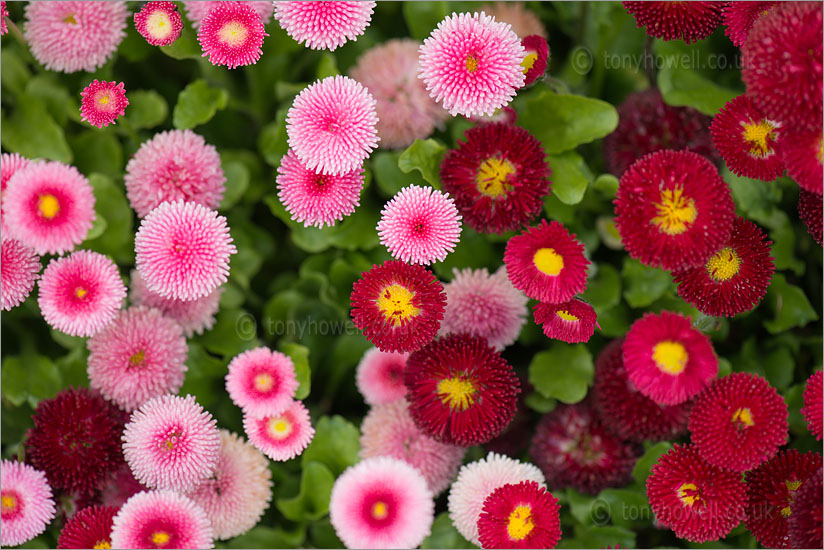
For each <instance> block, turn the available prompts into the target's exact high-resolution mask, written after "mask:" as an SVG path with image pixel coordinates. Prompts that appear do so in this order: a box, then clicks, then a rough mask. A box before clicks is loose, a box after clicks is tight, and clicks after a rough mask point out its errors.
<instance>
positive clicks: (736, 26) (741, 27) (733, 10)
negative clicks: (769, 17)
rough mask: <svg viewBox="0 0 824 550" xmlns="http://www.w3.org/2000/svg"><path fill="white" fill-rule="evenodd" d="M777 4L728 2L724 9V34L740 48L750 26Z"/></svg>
mask: <svg viewBox="0 0 824 550" xmlns="http://www.w3.org/2000/svg"><path fill="white" fill-rule="evenodd" d="M776 4H778V2H728V3H727V6H726V7H725V8H724V12H723V15H724V25H725V26H726V27H727V28H726V30H725V31H724V34H726V35H727V36H729V37H730V40H732V43H733V44H735V45H736V46H740V45H741V44H743V43H744V40H746V39H747V35H748V34H749V33H750V30H751V29H752V26H753V25H755V22H756V21H757V20H758V18H759V17H761V16H762V15H764V14H765V13H767V12H768V11H769V10H770V9H771V8H772V7H773V6H775V5H776Z"/></svg>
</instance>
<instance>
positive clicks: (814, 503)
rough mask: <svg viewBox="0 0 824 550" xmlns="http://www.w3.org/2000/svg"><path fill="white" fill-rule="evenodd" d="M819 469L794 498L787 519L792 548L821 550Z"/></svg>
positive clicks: (822, 511)
mask: <svg viewBox="0 0 824 550" xmlns="http://www.w3.org/2000/svg"><path fill="white" fill-rule="evenodd" d="M821 488H822V485H821V469H820V468H819V470H818V472H816V473H815V474H813V475H812V477H810V479H808V480H807V482H806V483H805V484H804V486H803V487H802V488H801V489H799V490H798V493H797V494H796V496H795V505H794V506H793V513H792V514H790V518H789V522H788V523H789V532H790V543H791V544H792V547H793V548H821V546H822V538H823V537H822V529H821V527H822V526H821V523H822V521H821V519H822V517H824V510H822V508H824V506H822V501H821Z"/></svg>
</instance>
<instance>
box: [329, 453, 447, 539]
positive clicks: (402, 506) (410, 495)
mask: <svg viewBox="0 0 824 550" xmlns="http://www.w3.org/2000/svg"><path fill="white" fill-rule="evenodd" d="M434 516H435V502H434V501H433V500H432V493H431V492H430V491H429V488H428V487H427V485H426V479H424V477H423V476H422V475H421V473H420V472H418V470H416V469H415V468H413V467H412V466H410V465H409V464H407V463H406V462H403V461H402V460H398V459H396V458H390V457H385V456H384V457H377V458H367V459H366V460H363V461H361V462H359V463H358V464H356V465H354V466H351V467H349V468H347V469H346V471H344V472H343V473H342V474H341V475H340V477H339V478H338V479H337V480H336V481H335V485H334V486H333V487H332V496H331V498H330V499H329V520H330V521H331V522H332V526H333V527H334V528H335V533H337V535H338V538H340V540H341V541H343V544H344V545H346V547H347V548H415V547H417V546H418V545H419V544H420V543H421V542H423V539H425V538H426V537H427V536H428V535H429V533H430V532H431V529H432V522H433V520H434Z"/></svg>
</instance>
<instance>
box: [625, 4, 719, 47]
mask: <svg viewBox="0 0 824 550" xmlns="http://www.w3.org/2000/svg"><path fill="white" fill-rule="evenodd" d="M623 4H624V7H625V8H626V10H627V12H629V13H630V14H631V15H632V16H633V17H635V22H636V23H637V24H638V28H639V29H640V28H641V27H646V30H647V34H648V35H649V36H652V37H655V38H660V39H662V40H677V39H681V40H684V41H685V42H686V43H687V44H691V43H692V42H697V41H699V40H702V39H704V38H706V37H708V36H709V35H710V34H712V31H714V30H715V29H716V27H718V25H719V24H720V23H721V10H723V9H724V7H725V6H726V5H727V2H687V3H673V2H623Z"/></svg>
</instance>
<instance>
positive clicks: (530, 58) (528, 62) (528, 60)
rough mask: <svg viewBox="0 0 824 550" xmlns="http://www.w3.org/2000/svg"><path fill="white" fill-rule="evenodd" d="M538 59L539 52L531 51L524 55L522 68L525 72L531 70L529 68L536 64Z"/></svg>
mask: <svg viewBox="0 0 824 550" xmlns="http://www.w3.org/2000/svg"><path fill="white" fill-rule="evenodd" d="M537 60H538V54H537V53H529V54H527V55H526V56H524V60H523V61H521V70H522V71H523V73H524V74H526V73H528V72H529V69H531V68H532V67H534V66H535V62H536V61H537Z"/></svg>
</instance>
